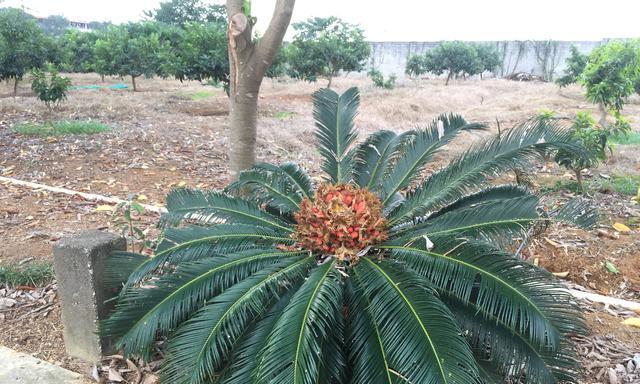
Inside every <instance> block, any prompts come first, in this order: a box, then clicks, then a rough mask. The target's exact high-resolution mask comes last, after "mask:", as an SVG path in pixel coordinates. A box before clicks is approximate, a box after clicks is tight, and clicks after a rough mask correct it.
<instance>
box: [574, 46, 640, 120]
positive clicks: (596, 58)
mask: <svg viewBox="0 0 640 384" xmlns="http://www.w3.org/2000/svg"><path fill="white" fill-rule="evenodd" d="M580 82H581V83H582V85H584V87H585V88H586V90H587V99H589V100H590V101H591V102H592V103H594V104H597V105H598V108H599V110H600V121H599V123H600V125H601V126H603V127H606V126H607V123H606V118H607V113H608V112H609V111H611V112H612V113H613V115H614V116H615V117H616V120H617V122H621V121H622V120H621V115H620V111H621V110H622V108H623V106H624V103H625V101H626V98H627V97H629V96H631V95H632V94H633V93H635V92H637V89H636V88H637V86H638V84H639V82H640V42H639V41H638V40H632V41H611V42H609V43H607V44H606V45H603V46H600V47H597V48H596V49H594V50H593V51H592V52H591V54H589V58H588V61H587V66H586V67H585V69H584V72H583V74H582V76H581V77H580Z"/></svg>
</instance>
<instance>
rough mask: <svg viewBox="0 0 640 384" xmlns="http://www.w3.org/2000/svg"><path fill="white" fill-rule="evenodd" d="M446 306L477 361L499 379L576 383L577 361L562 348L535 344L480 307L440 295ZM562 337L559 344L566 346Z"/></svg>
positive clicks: (544, 383)
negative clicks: (485, 364)
mask: <svg viewBox="0 0 640 384" xmlns="http://www.w3.org/2000/svg"><path fill="white" fill-rule="evenodd" d="M442 296H443V297H444V298H445V303H446V304H447V306H448V307H449V309H451V310H452V312H453V313H454V315H455V317H456V320H457V321H458V324H459V325H460V328H461V329H462V330H463V333H464V334H465V335H466V338H467V340H469V343H470V345H471V347H472V348H473V350H474V352H475V356H476V359H477V360H479V362H483V361H484V362H488V363H489V365H490V366H491V367H492V368H493V370H495V371H496V372H497V373H499V374H500V375H501V376H502V381H505V379H508V378H515V379H518V378H520V377H522V378H526V381H527V383H539V384H546V383H557V382H571V383H575V382H577V379H578V377H579V372H578V367H579V365H578V362H577V361H576V357H575V355H573V354H572V353H570V352H568V351H571V350H572V348H571V347H570V346H568V345H565V348H560V349H559V351H558V352H553V351H551V350H549V349H546V348H541V347H539V346H536V345H535V341H533V340H531V338H530V337H529V336H528V335H527V334H523V333H520V332H517V331H514V330H513V329H512V328H511V327H509V326H508V324H506V323H504V322H502V321H501V320H500V319H499V318H498V317H496V316H495V315H493V314H491V313H489V312H487V311H485V310H484V309H483V308H481V307H480V306H478V305H476V304H474V303H471V302H468V301H465V300H462V299H460V298H458V297H456V296H455V295H453V294H451V293H443V294H442ZM568 342H569V340H568V339H566V338H565V337H563V338H562V339H561V344H562V343H566V344H568ZM566 347H568V348H566Z"/></svg>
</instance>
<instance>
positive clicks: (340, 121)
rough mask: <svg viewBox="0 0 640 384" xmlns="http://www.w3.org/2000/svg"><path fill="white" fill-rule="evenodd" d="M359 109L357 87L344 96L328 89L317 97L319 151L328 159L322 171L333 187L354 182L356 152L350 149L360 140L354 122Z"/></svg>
mask: <svg viewBox="0 0 640 384" xmlns="http://www.w3.org/2000/svg"><path fill="white" fill-rule="evenodd" d="M359 105H360V93H359V92H358V88H355V87H353V88H349V89H348V90H347V91H345V92H344V93H343V94H342V95H338V94H337V93H336V92H334V91H333V90H331V89H328V88H322V89H320V90H318V91H316V92H315V93H314V94H313V117H314V119H315V121H316V127H317V131H316V138H317V139H318V150H319V151H320V155H321V156H322V157H323V159H324V161H323V163H322V170H323V171H325V172H326V173H327V175H328V176H329V179H330V180H331V181H332V182H333V183H346V182H348V181H349V179H350V178H351V165H352V164H351V162H352V159H353V152H350V151H349V146H350V145H351V144H352V143H353V141H354V140H355V139H356V136H357V135H356V132H355V130H354V125H355V122H354V120H355V117H356V114H357V111H358V106H359Z"/></svg>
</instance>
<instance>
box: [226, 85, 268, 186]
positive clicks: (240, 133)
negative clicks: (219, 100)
mask: <svg viewBox="0 0 640 384" xmlns="http://www.w3.org/2000/svg"><path fill="white" fill-rule="evenodd" d="M259 91H260V83H259V82H256V81H253V82H249V81H239V82H238V87H237V92H235V94H232V97H231V110H230V113H229V120H230V123H231V127H232V129H231V156H230V164H229V168H230V170H231V171H230V172H231V174H232V176H234V177H235V176H236V175H237V174H238V173H239V172H240V171H242V170H244V169H247V168H251V167H252V166H253V164H254V163H255V159H256V155H255V147H256V125H257V124H256V123H257V117H258V93H259Z"/></svg>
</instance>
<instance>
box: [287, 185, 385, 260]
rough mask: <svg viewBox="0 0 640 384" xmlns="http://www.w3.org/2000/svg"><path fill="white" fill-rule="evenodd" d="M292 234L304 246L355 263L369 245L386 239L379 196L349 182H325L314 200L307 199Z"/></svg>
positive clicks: (317, 191)
mask: <svg viewBox="0 0 640 384" xmlns="http://www.w3.org/2000/svg"><path fill="white" fill-rule="evenodd" d="M295 219H296V222H297V226H296V232H295V233H294V234H293V238H294V239H295V240H296V241H297V242H298V243H299V244H300V245H301V246H302V247H303V248H305V249H310V250H314V251H319V252H322V253H323V254H330V255H335V257H336V258H337V259H338V260H341V261H345V260H346V261H349V262H350V263H352V264H353V263H355V262H357V261H358V258H359V256H358V253H360V251H362V250H363V249H365V248H366V247H368V246H370V245H373V244H378V243H380V242H383V241H385V240H386V239H387V221H386V219H385V218H384V217H382V204H381V202H380V199H378V197H377V196H376V195H374V194H373V193H371V192H369V191H368V190H366V189H361V188H358V187H356V186H353V185H350V184H338V185H331V184H322V185H320V186H319V187H318V189H317V190H316V194H315V198H314V200H309V199H304V200H303V201H302V203H301V204H300V211H299V212H298V213H296V214H295Z"/></svg>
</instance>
